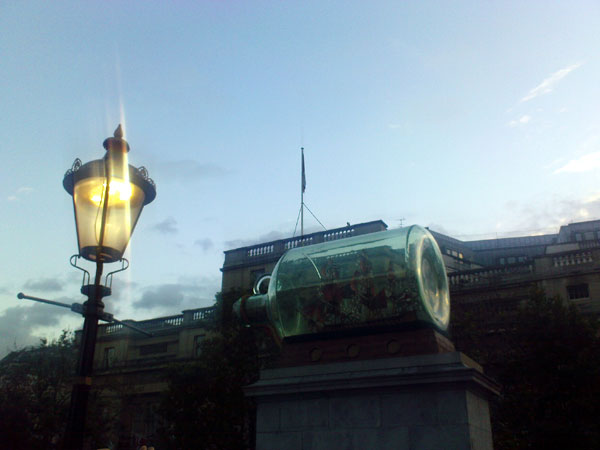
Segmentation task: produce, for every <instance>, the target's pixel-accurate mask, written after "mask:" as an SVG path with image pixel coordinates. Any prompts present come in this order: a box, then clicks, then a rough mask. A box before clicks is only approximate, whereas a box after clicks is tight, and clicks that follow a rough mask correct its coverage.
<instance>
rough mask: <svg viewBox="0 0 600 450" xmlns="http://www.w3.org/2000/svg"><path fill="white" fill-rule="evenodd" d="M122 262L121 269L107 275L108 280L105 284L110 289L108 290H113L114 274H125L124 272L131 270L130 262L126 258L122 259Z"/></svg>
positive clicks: (106, 279) (105, 280)
mask: <svg viewBox="0 0 600 450" xmlns="http://www.w3.org/2000/svg"><path fill="white" fill-rule="evenodd" d="M120 261H121V268H120V269H118V270H113V271H112V272H110V273H108V274H106V278H105V279H104V284H105V285H106V287H108V289H111V288H112V279H113V274H115V273H119V272H123V271H124V270H127V269H128V268H129V260H127V259H125V258H121V260H120Z"/></svg>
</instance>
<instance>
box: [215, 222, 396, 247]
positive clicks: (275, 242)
mask: <svg viewBox="0 0 600 450" xmlns="http://www.w3.org/2000/svg"><path fill="white" fill-rule="evenodd" d="M367 225H382V226H383V228H385V229H387V228H388V226H387V224H386V223H385V222H384V221H383V220H381V219H379V220H372V221H370V222H362V223H356V224H353V225H349V226H348V225H346V226H345V227H339V228H331V229H329V230H323V231H316V232H314V233H310V234H305V235H303V236H290V237H288V238H283V239H276V240H274V241H266V242H256V243H255V244H251V245H245V246H243V247H237V248H232V249H229V250H224V251H223V253H225V254H227V253H231V252H237V251H240V250H249V249H252V248H254V247H257V246H266V245H274V244H277V243H280V242H285V241H289V240H291V239H310V238H311V237H315V236H318V235H321V234H324V233H336V232H338V231H344V230H348V229H350V228H355V227H363V226H367Z"/></svg>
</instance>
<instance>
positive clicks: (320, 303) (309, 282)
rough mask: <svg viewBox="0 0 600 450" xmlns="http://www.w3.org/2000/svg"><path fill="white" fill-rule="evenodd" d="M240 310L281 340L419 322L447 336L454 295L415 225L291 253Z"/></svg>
mask: <svg viewBox="0 0 600 450" xmlns="http://www.w3.org/2000/svg"><path fill="white" fill-rule="evenodd" d="M236 309H237V310H238V311H239V313H240V315H241V316H242V317H244V318H246V320H247V321H248V322H250V323H257V322H263V323H264V322H268V324H269V325H270V326H271V327H273V328H274V329H275V331H276V332H277V334H278V335H279V337H280V338H288V337H292V336H300V335H307V334H314V333H329V332H336V331H341V330H346V329H353V328H365V327H379V326H385V327H387V328H389V327H394V326H395V325H402V324H406V323H414V322H421V323H423V322H426V323H429V324H430V325H433V326H434V327H435V328H437V329H439V330H442V331H445V330H446V329H447V327H448V323H449V320H450V296H449V291H448V281H447V277H446V270H445V267H444V263H443V259H442V255H441V253H440V250H439V247H438V245H437V243H436V241H435V240H434V238H433V237H432V236H431V234H430V233H429V232H428V231H427V230H426V229H424V228H422V227H419V226H417V225H413V226H410V227H405V228H400V229H396V230H391V231H382V232H378V233H370V234H365V235H361V236H356V237H351V238H345V239H340V240H337V241H332V242H326V243H322V244H316V245H310V246H307V247H297V248H294V249H291V250H288V251H287V252H286V253H284V254H283V256H282V257H281V258H280V260H279V262H278V263H277V265H276V266H275V269H274V270H273V273H272V276H271V280H270V283H269V288H268V291H267V293H266V294H263V295H255V296H252V297H250V298H248V299H246V300H243V301H240V302H238V304H237V305H236Z"/></svg>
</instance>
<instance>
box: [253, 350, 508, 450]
mask: <svg viewBox="0 0 600 450" xmlns="http://www.w3.org/2000/svg"><path fill="white" fill-rule="evenodd" d="M246 394H247V395H249V396H252V397H254V398H255V399H256V401H257V407H258V411H257V426H256V428H257V430H256V431H257V435H256V448H257V449H258V450H267V449H268V450H272V449H286V450H331V449H336V450H337V449H411V450H412V449H414V450H416V449H423V450H425V449H426V450H431V449H443V450H451V449H457V450H459V449H460V450H465V449H477V450H480V449H492V434H491V426H490V417H489V408H488V401H487V398H488V397H489V396H490V395H497V394H498V386H497V384H496V383H494V382H493V381H492V380H490V379H489V378H487V377H486V376H485V375H484V374H483V372H482V370H481V367H480V366H479V365H478V364H477V363H475V362H474V361H472V360H470V359H469V358H468V357H466V356H465V355H463V354H462V353H458V352H447V353H438V354H428V355H417V356H404V357H391V358H390V357H388V358H381V359H371V360H354V361H343V362H333V363H327V364H314V365H303V366H299V367H283V368H277V369H269V370H263V371H262V372H261V378H260V380H259V381H258V382H256V383H255V384H253V385H251V386H248V387H247V388H246Z"/></svg>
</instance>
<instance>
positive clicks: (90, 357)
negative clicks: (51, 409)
mask: <svg viewBox="0 0 600 450" xmlns="http://www.w3.org/2000/svg"><path fill="white" fill-rule="evenodd" d="M103 145H104V148H105V149H106V154H105V155H104V158H102V159H98V160H94V161H90V162H88V163H86V164H83V165H82V164H81V161H80V160H79V159H76V160H75V163H73V167H72V168H71V169H70V170H68V171H67V173H66V174H65V178H64V179H63V186H64V188H65V190H66V191H67V192H68V193H69V194H70V195H72V196H73V208H74V210H75V225H76V228H77V242H78V247H79V254H78V255H77V256H78V257H82V258H84V259H87V260H88V261H92V262H95V263H96V276H95V279H94V283H93V284H87V285H84V286H82V288H81V292H82V293H83V294H84V295H86V296H87V297H88V300H87V301H86V302H85V303H84V305H83V312H82V314H83V316H84V318H85V321H84V324H83V334H82V340H81V346H80V349H79V359H78V367H77V379H76V381H75V383H74V385H73V392H72V395H71V407H70V410H69V420H68V424H67V433H66V437H65V442H64V448H65V449H69V450H71V449H77V450H79V449H81V448H82V446H83V440H84V436H85V420H86V410H87V402H88V397H89V392H90V387H91V375H92V368H93V361H94V350H95V347H96V334H97V331H98V319H99V318H100V317H101V316H102V315H103V313H104V304H103V303H102V298H103V297H107V296H109V295H110V294H111V289H110V287H109V286H105V285H102V284H101V278H102V269H103V264H104V263H112V262H115V261H121V260H122V259H123V253H124V252H125V249H126V247H127V244H128V243H129V239H130V237H131V234H132V233H133V229H134V228H135V225H136V223H137V221H138V219H139V217H140V214H141V212H142V209H143V207H144V206H145V205H147V204H148V203H150V202H151V201H152V200H154V198H155V197H156V187H155V185H154V182H153V181H152V180H151V179H150V178H148V174H147V171H146V169H145V168H143V167H140V168H139V169H137V168H135V167H133V166H131V165H129V164H128V162H127V153H128V152H129V144H128V143H127V142H126V141H125V139H123V131H122V129H121V125H119V126H118V128H117V129H116V130H115V133H114V136H113V137H109V138H108V139H106V140H105V141H104V144H103Z"/></svg>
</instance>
